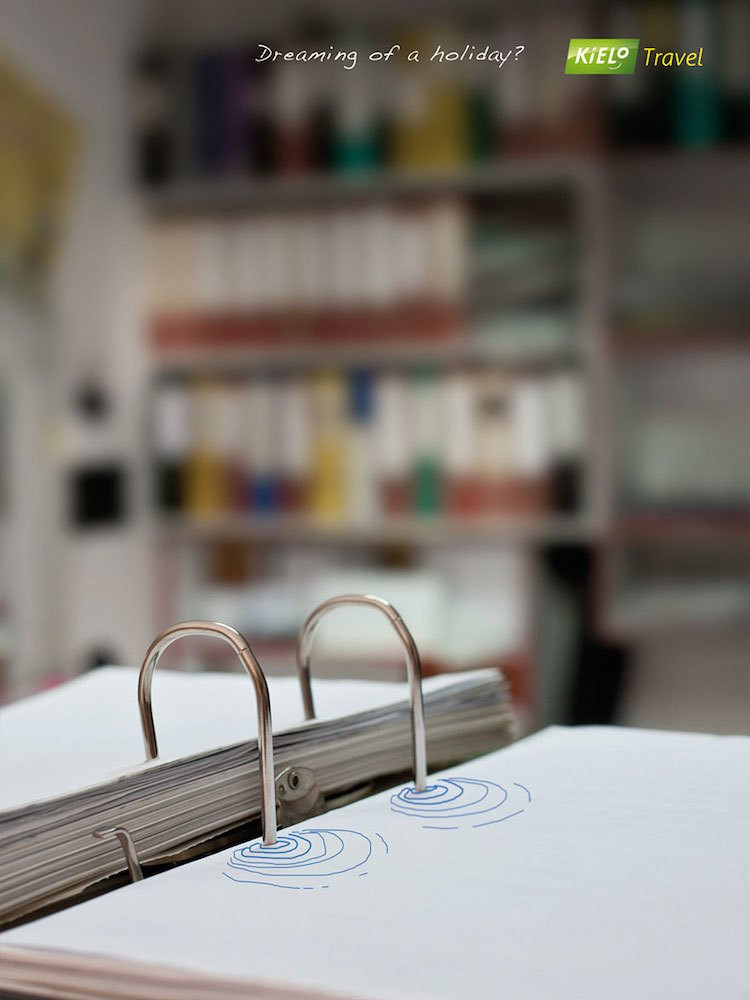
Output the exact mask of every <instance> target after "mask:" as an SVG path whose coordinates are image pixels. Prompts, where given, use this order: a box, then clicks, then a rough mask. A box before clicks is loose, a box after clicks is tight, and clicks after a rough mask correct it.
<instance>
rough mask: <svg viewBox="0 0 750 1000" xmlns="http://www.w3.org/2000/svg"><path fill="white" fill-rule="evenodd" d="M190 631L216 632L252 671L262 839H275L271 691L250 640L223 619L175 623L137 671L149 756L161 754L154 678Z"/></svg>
mask: <svg viewBox="0 0 750 1000" xmlns="http://www.w3.org/2000/svg"><path fill="white" fill-rule="evenodd" d="M191 635H215V636H217V637H218V638H220V639H223V640H224V642H227V643H229V645H230V646H231V647H232V649H233V650H234V651H235V653H236V654H237V656H238V657H239V659H240V662H241V663H242V666H243V667H244V668H245V670H246V671H247V672H248V674H250V677H251V678H252V681H253V684H254V685H255V697H256V700H257V703H258V757H259V760H260V813H261V822H262V826H263V843H264V844H275V843H276V791H275V787H274V776H273V735H272V729H271V699H270V696H269V694H268V685H267V684H266V678H265V674H264V673H263V670H262V669H261V666H260V664H259V663H258V661H257V659H256V657H255V654H254V653H253V651H252V650H251V649H250V646H249V645H248V643H247V640H246V639H245V637H244V636H243V635H241V634H240V633H239V632H238V631H237V629H234V628H232V627H231V625H222V624H221V623H220V622H202V621H194V622H180V623H178V624H177V625H172V626H171V627H170V628H168V629H166V631H164V632H162V633H161V635H159V636H157V637H156V639H154V641H153V642H152V643H151V645H150V646H149V648H148V652H147V653H146V656H145V657H144V660H143V665H142V666H141V672H140V674H139V675H138V708H139V710H140V713H141V729H142V730H143V740H144V743H145V745H146V756H147V757H148V759H149V760H154V758H155V757H158V755H159V747H158V744H157V742H156V730H155V729H154V712H153V708H152V706H151V680H152V678H153V675H154V670H155V669H156V664H157V663H158V662H159V657H160V656H161V654H162V653H163V652H164V650H165V649H166V648H167V647H168V646H171V645H172V643H173V642H175V641H176V640H177V639H182V638H183V637H185V636H191Z"/></svg>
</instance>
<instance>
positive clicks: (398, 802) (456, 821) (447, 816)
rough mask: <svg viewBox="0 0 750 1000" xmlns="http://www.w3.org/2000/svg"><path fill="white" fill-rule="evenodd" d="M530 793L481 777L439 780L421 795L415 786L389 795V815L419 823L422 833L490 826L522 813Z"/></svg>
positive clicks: (513, 785)
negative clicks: (425, 831) (423, 830)
mask: <svg viewBox="0 0 750 1000" xmlns="http://www.w3.org/2000/svg"><path fill="white" fill-rule="evenodd" d="M530 802H531V792H530V791H529V790H528V788H527V787H526V786H525V785H521V784H520V783H519V782H517V781H514V782H513V783H512V785H511V786H510V787H509V788H505V787H504V786H503V785H498V784H497V783H496V782H494V781H483V780H482V779H480V778H438V779H436V780H435V782H434V784H432V785H428V786H427V787H426V788H425V790H424V791H423V792H418V791H417V790H416V788H414V786H407V787H406V788H402V789H401V790H400V791H399V792H396V793H395V794H394V795H392V796H391V812H395V813H401V814H403V815H404V816H409V817H411V818H413V819H416V820H420V821H424V820H427V821H428V822H422V823H421V825H422V827H423V828H424V829H425V830H458V829H460V828H461V827H466V826H472V827H481V826H491V825H493V824H495V823H502V822H504V821H505V820H507V819H511V818H512V817H513V816H518V815H520V814H521V813H522V812H525V811H526V809H527V807H528V806H529V804H530Z"/></svg>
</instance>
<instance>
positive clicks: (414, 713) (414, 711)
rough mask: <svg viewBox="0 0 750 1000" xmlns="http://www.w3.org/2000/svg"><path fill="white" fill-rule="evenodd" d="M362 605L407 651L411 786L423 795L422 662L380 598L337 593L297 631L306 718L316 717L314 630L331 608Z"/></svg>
mask: <svg viewBox="0 0 750 1000" xmlns="http://www.w3.org/2000/svg"><path fill="white" fill-rule="evenodd" d="M347 604H349V605H351V604H363V605H366V606H369V607H373V608H377V609H378V610H379V611H382V612H383V614H384V615H385V616H386V618H387V619H388V621H389V622H390V623H391V625H392V626H393V628H394V629H395V630H396V633H397V635H398V637H399V639H400V640H401V642H402V643H403V646H404V649H405V650H406V672H407V677H408V679H409V697H410V699H411V740H412V755H413V760H414V785H415V787H416V789H417V791H418V792H422V791H424V789H425V785H426V784H427V739H426V735H425V724H424V704H423V702H422V663H421V661H420V659H419V650H418V649H417V646H416V643H415V642H414V638H413V636H412V634H411V632H410V631H409V629H408V628H407V627H406V625H405V623H404V620H403V618H402V617H401V615H400V614H399V613H398V611H396V609H395V608H394V607H393V605H392V604H391V603H390V602H389V601H386V600H384V598H382V597H375V596H374V595H372V594H340V595H339V596H338V597H329V598H328V600H327V601H323V602H322V603H321V604H319V605H318V606H317V608H315V610H314V611H312V612H311V613H310V614H309V615H308V617H307V620H306V621H305V624H304V625H303V626H302V628H301V629H300V633H299V636H298V637H297V673H298V674H299V682H300V686H301V688H302V701H303V703H304V706H305V718H306V719H314V718H315V705H314V702H313V696H312V686H311V684H310V653H311V650H312V643H313V639H314V638H315V630H316V629H317V627H318V625H319V624H320V621H321V619H322V618H323V617H324V615H326V614H327V613H328V612H329V611H331V610H332V609H333V608H337V607H341V606H343V605H347Z"/></svg>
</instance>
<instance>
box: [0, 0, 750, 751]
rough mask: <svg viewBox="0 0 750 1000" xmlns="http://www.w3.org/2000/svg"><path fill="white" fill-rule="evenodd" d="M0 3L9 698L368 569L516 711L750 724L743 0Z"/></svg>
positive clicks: (273, 642) (424, 640)
mask: <svg viewBox="0 0 750 1000" xmlns="http://www.w3.org/2000/svg"><path fill="white" fill-rule="evenodd" d="M2 7H3V21H4V24H3V46H2V50H1V51H0V685H1V687H2V697H3V699H5V700H9V699H14V698H17V697H20V696H22V695H25V694H29V693H31V692H33V691H36V690H39V689H41V688H43V687H45V686H49V685H51V684H55V683H58V682H60V681H61V680H64V679H66V678H70V677H73V676H76V675H78V674H80V673H81V672H83V671H86V670H89V669H93V668H95V667H96V666H98V665H101V664H103V663H112V662H115V663H127V664H133V665H135V664H138V663H140V660H141V657H142V656H143V653H144V651H145V649H146V647H147V645H148V643H149V642H150V640H151V639H152V638H153V636H154V635H155V634H156V632H157V631H158V630H160V629H161V628H163V627H165V626H166V625H168V624H171V623H172V622H174V621H176V620H179V619H182V618H190V617H198V618H217V619H219V620H224V621H227V622H229V623H231V624H233V625H235V626H236V627H238V628H240V629H241V630H242V631H244V632H245V633H246V634H247V635H248V637H249V639H250V642H251V644H252V645H253V648H254V649H255V650H256V652H257V653H258V655H259V656H260V658H261V661H262V662H263V664H264V666H265V667H266V669H267V670H269V671H273V672H289V671H290V670H291V669H292V652H293V643H294V637H295V635H296V631H297V629H298V628H299V626H300V624H301V622H302V620H303V619H304V617H305V616H306V614H307V613H308V612H309V611H310V610H311V609H312V607H313V606H314V605H315V604H316V603H317V602H318V601H319V600H321V599H323V598H324V597H328V596H331V595H332V594H334V593H339V592H343V591H370V592H374V593H378V594H381V595H382V596H384V597H387V598H389V599H390V600H392V601H393V603H394V604H395V605H396V606H397V607H398V608H399V610H400V611H401V613H402V614H403V616H404V618H405V620H406V621H407V623H408V624H409V625H410V626H411V627H412V629H413V631H414V633H415V638H416V639H417V642H418V644H419V645H420V648H421V650H422V654H423V658H424V660H425V668H426V670H427V671H444V670H465V669H471V668H474V667H478V666H500V667H502V668H503V669H504V671H505V672H506V674H507V676H508V678H509V680H510V683H511V685H512V689H513V694H514V699H515V701H516V705H517V708H518V712H519V716H520V718H521V720H522V725H523V727H524V728H525V729H527V730H529V729H534V728H536V727H538V726H541V725H545V724H548V723H550V722H560V723H571V722H574V723H581V722H617V723H623V724H629V725H643V726H658V727H664V728H682V729H706V730H712V731H716V732H730V731H734V732H750V710H749V709H750V669H749V668H750V655H749V654H750V558H749V557H750V446H749V445H748V427H749V426H750V421H749V419H748V418H749V417H750V391H749V389H750V250H749V246H750V242H749V237H750V58H748V45H749V44H750V0H721V2H709V0H674V2H663V0H642V2H638V0H632V2H629V0H628V2H626V0H623V2H619V3H612V4H603V3H599V2H597V3H594V2H588V3H586V2H576V0H560V2H558V3H555V4H542V3H533V2H529V0H507V2H500V3H499V2H497V0H495V2H492V3H488V2H484V0H472V2H462V3H461V4H460V5H459V4H454V5H452V6H450V7H448V6H447V5H445V4H440V3H437V2H432V3H431V2H427V0H419V2H416V3H411V4H409V5H408V8H405V7H404V5H403V4H399V3H396V2H391V0H379V2H377V3H375V2H369V0H361V2H359V3H357V4H348V3H343V2H339V0H319V2H317V3H316V4H314V5H311V4H304V3H291V2H290V3H286V4H274V5H271V4H261V3H259V2H253V0H242V2H233V0H212V2H207V0H178V2H167V0H127V2H122V0H64V2H62V0H3V4H2ZM571 37H604V38H606V37H636V38H640V39H641V46H642V47H643V46H644V45H653V46H654V47H656V48H658V49H664V50H668V49H675V50H680V49H697V48H699V47H703V50H704V62H705V66H704V67H703V69H702V70H699V71H696V70H691V71H688V70H684V69H683V70H679V69H671V70H670V69H660V70H645V69H644V68H643V67H642V66H639V69H638V70H637V72H636V73H635V74H634V75H633V76H624V77H611V78H606V77H597V76H592V77H586V76H565V75H564V74H563V68H564V63H565V57H566V55H567V49H568V41H569V39H570V38H571ZM394 44H398V45H399V46H400V48H399V49H398V50H397V51H396V53H395V54H394V55H393V56H392V57H391V58H389V59H386V58H385V57H383V58H381V59H376V60H370V59H369V58H368V56H369V54H370V53H371V52H380V53H386V52H387V51H388V50H390V49H391V46H393V45H394ZM264 46H265V47H267V49H266V48H264ZM438 47H439V48H440V51H441V52H443V53H444V54H445V57H444V58H443V59H436V60H433V61H430V59H429V57H430V56H431V55H432V54H433V53H435V52H436V51H437V50H438ZM415 49H417V50H419V52H420V53H421V60H420V62H419V63H416V62H409V61H407V58H406V54H407V53H408V52H409V51H411V50H415ZM493 50H499V51H501V52H503V54H507V61H506V62H505V63H504V64H503V65H502V66H500V65H499V64H498V62H497V61H496V60H493V59H492V58H487V57H485V58H482V57H481V54H482V53H483V52H484V53H485V54H486V56H488V57H489V56H491V53H492V51H493ZM266 51H268V52H271V53H273V52H278V53H279V55H278V56H277V57H275V58H274V57H273V56H272V55H271V56H269V58H267V59H264V60H263V61H258V59H259V57H260V56H261V55H263V54H264V53H265V52H266ZM285 53H293V54H294V55H293V56H292V57H291V58H289V57H287V58H284V54H285ZM312 53H317V55H315V56H312V57H311V54H312ZM454 53H455V55H454ZM300 54H303V55H300ZM477 56H479V58H477ZM178 650H179V651H178ZM178 650H175V654H174V656H173V658H172V662H173V665H175V666H178V667H181V668H183V669H196V668H198V667H202V668H204V669H205V668H216V669H222V668H224V667H229V664H228V662H227V661H225V660H224V659H222V657H223V655H224V654H223V651H222V650H217V649H215V648H214V647H213V646H212V645H209V646H207V647H204V646H197V645H196V646H195V647H191V646H189V645H185V646H183V647H182V648H179V647H178ZM318 659H319V660H320V666H319V668H317V669H318V672H319V673H328V674H329V675H332V676H336V675H343V674H345V673H355V674H357V675H359V676H387V677H392V678H398V677H402V676H403V671H404V668H403V664H402V663H401V661H400V658H399V651H398V648H397V644H395V642H394V640H393V637H392V636H391V635H390V633H389V631H388V625H387V623H385V622H380V621H378V620H375V621H372V620H370V618H369V617H368V616H367V615H365V616H364V617H362V616H361V614H360V613H359V612H357V613H354V612H352V613H351V614H349V613H348V612H347V611H344V610H342V611H341V612H340V613H339V615H338V616H332V617H331V618H330V619H329V620H328V621H327V622H326V624H325V626H324V628H323V629H322V630H321V636H320V640H319V647H318Z"/></svg>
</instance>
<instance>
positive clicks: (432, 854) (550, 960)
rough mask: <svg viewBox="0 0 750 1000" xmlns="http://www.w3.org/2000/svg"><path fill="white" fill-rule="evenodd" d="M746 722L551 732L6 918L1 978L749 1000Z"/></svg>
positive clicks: (49, 985) (273, 992) (75, 985)
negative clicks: (127, 881) (701, 731)
mask: <svg viewBox="0 0 750 1000" xmlns="http://www.w3.org/2000/svg"><path fill="white" fill-rule="evenodd" d="M748 788H750V740H749V739H747V738H741V737H740V738H728V737H712V736H700V735H683V734H671V733H670V734H668V733H649V732H638V731H635V730H630V731H628V730H615V729H611V730H607V729H597V728H591V729H578V730H561V729H554V730H547V731H545V732H543V733H540V734H538V735H536V736H532V737H531V738H529V739H527V740H524V741H522V742H519V743H515V744H514V745H513V746H510V747H508V748H507V749H504V750H500V751H499V752H496V753H493V754H490V755H488V756H485V757H483V758H480V759H478V760H475V761H472V762H471V763H469V764H462V765H461V766H460V767H457V768H451V769H450V770H448V771H446V772H444V773H443V774H439V775H435V776H434V777H431V779H430V782H429V785H428V787H427V789H426V790H425V791H423V792H421V793H417V792H415V791H414V789H413V787H412V786H410V785H406V786H404V787H401V788H396V789H392V790H390V791H387V792H383V793H380V794H378V795H375V796H373V797H371V798H369V799H365V800H362V801H360V802H357V803H354V804H352V805H349V806H347V807H345V808H342V809H340V810H336V811H334V812H331V813H329V814H327V815H325V816H322V817H320V819H318V820H313V821H310V822H307V823H304V824H299V825H297V826H293V827H291V828H289V829H287V830H283V831H281V833H280V834H279V838H278V841H277V842H276V843H275V844H273V845H271V846H266V845H263V844H262V843H261V842H260V841H258V840H256V841H253V842H251V843H248V844H245V845H243V846H241V847H234V848H231V849H227V850H222V851H220V852H218V853H216V854H214V855H212V856H210V857H206V858H203V859H201V860H198V861H194V862H192V863H190V864H187V865H183V866H181V867H179V868H176V869H173V870H172V871H168V872H165V873H163V874H160V875H155V876H154V877H153V878H148V879H146V880H145V881H143V882H138V883H136V884H133V885H130V886H126V887H125V888H122V889H117V890H115V891H114V892H111V893H108V894H107V895H104V896H100V897H99V898H97V899H94V900H90V901H88V902H85V903H82V904H80V905H79V906H74V907H71V908H70V909H68V910H66V911H64V912H62V913H57V914H54V915H52V916H50V917H47V918H45V919H43V920H39V921H37V922H35V923H31V924H27V925H25V926H23V927H18V928H15V929H14V930H11V931H9V932H7V933H6V934H4V935H2V936H0V948H1V950H2V962H1V963H0V986H1V987H4V988H5V989H6V990H7V991H9V993H10V994H11V995H14V996H15V995H36V996H54V997H66V998H68V1000H78V998H87V1000H91V998H94V997H95V998H97V1000H111V998H116V1000H135V998H150V1000H153V998H156V997H160V998H164V1000H167V998H169V1000H174V998H180V1000H222V998H226V1000H230V998H237V1000H239V998H243V1000H247V998H265V1000H267V998H271V997H276V998H281V997H283V998H294V997H298V998H299V997H339V998H341V997H359V998H363V997H367V998H371V1000H374V998H387V1000H420V998H432V1000H440V998H444V1000H457V998H464V997H465V998H472V1000H482V998H487V1000H497V998H498V997H508V998H513V1000H519V998H524V1000H572V998H575V1000H602V997H606V998H608V1000H634V998H636V997H637V998H649V1000H662V998H670V1000H671V998H679V1000H706V998H707V997H712V998H713V997H716V998H719V997H721V998H722V1000H730V998H731V1000H741V998H744V997H747V996H748V988H749V986H750V978H749V977H748V947H747V945H748V927H749V926H750V796H748V794H747V792H748Z"/></svg>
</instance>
